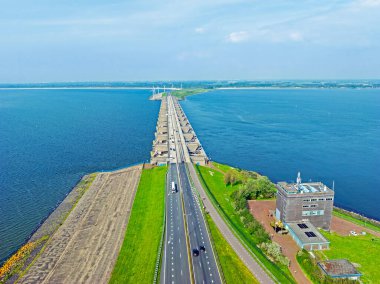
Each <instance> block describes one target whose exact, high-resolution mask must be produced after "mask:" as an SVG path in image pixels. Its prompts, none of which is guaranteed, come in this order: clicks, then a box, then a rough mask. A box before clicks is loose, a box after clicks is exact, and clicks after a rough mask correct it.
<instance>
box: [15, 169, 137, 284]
mask: <svg viewBox="0 0 380 284" xmlns="http://www.w3.org/2000/svg"><path fill="white" fill-rule="evenodd" d="M141 170H142V166H135V167H131V168H127V169H123V170H120V171H116V172H112V173H101V174H98V175H97V177H96V179H95V181H94V182H93V184H92V185H91V187H90V188H89V189H88V191H87V192H86V193H85V194H84V195H83V197H82V198H81V199H80V200H79V202H78V204H77V206H76V207H75V208H74V210H73V211H72V212H71V214H70V215H69V216H68V218H67V219H66V221H65V222H64V223H63V225H62V226H61V227H60V228H59V229H58V231H57V232H56V233H55V234H54V235H53V237H52V238H51V240H50V241H49V243H48V244H47V247H46V249H45V250H44V252H43V253H42V254H41V256H40V257H39V258H38V259H37V260H36V261H35V263H34V264H33V266H32V267H31V268H30V269H29V271H28V272H27V273H26V275H25V276H24V277H23V278H22V279H21V280H20V281H19V283H107V282H108V280H109V278H110V276H111V272H112V269H113V266H114V264H115V261H116V258H117V256H118V253H119V250H120V247H121V244H122V242H123V239H124V233H125V229H126V226H127V223H128V219H129V215H130V209H131V205H132V203H133V199H134V196H135V192H136V189H137V186H138V183H139V180H140V175H141Z"/></svg>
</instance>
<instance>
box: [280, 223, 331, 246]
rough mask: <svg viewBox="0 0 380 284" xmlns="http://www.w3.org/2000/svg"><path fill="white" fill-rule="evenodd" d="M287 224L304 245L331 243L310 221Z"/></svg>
mask: <svg viewBox="0 0 380 284" xmlns="http://www.w3.org/2000/svg"><path fill="white" fill-rule="evenodd" d="M286 225H287V226H288V228H289V230H291V231H292V232H293V234H294V235H295V236H296V237H297V239H298V240H299V241H300V243H302V244H303V245H308V244H328V243H330V242H329V241H328V240H326V238H325V237H324V236H322V234H321V233H320V232H319V231H318V229H317V228H315V227H314V226H313V224H311V223H310V222H309V221H302V222H288V223H286Z"/></svg>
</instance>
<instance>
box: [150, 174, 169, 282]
mask: <svg viewBox="0 0 380 284" xmlns="http://www.w3.org/2000/svg"><path fill="white" fill-rule="evenodd" d="M167 180H168V173H167V174H166V178H165V197H166V184H167ZM163 226H164V229H163V230H162V235H161V240H160V246H159V249H158V254H157V259H156V267H155V269H154V277H153V284H156V283H157V280H158V276H159V275H160V268H161V255H162V249H163V244H164V238H165V232H166V198H165V206H164V222H163Z"/></svg>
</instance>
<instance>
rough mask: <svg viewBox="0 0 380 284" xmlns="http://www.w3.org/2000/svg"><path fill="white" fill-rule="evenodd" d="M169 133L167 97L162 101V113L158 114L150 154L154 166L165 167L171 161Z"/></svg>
mask: <svg viewBox="0 0 380 284" xmlns="http://www.w3.org/2000/svg"><path fill="white" fill-rule="evenodd" d="M168 153H169V131H168V104H167V97H163V98H162V100H161V107H160V112H159V114H158V120H157V126H156V133H155V139H154V140H153V147H152V151H151V152H150V156H151V158H150V163H151V164H153V165H163V164H166V163H167V162H168V159H169V155H168Z"/></svg>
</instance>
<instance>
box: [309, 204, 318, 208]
mask: <svg viewBox="0 0 380 284" xmlns="http://www.w3.org/2000/svg"><path fill="white" fill-rule="evenodd" d="M310 207H311V208H315V207H318V205H317V204H311V205H310Z"/></svg>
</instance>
